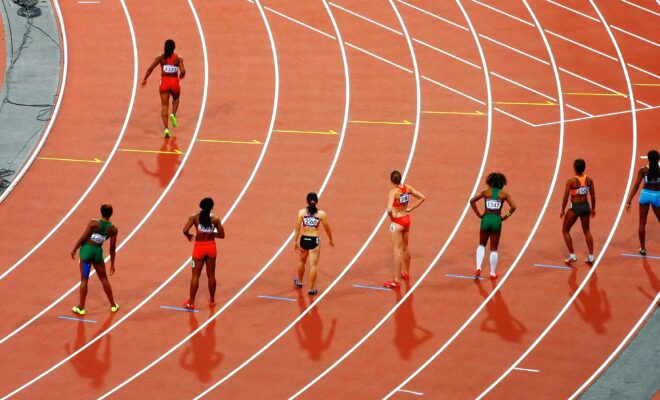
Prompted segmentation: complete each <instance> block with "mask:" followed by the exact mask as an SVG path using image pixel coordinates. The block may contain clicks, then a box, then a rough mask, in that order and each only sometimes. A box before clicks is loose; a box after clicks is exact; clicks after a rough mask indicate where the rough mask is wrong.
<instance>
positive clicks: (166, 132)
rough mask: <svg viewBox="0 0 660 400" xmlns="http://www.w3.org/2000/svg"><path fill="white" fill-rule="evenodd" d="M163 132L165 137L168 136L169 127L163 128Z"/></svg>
mask: <svg viewBox="0 0 660 400" xmlns="http://www.w3.org/2000/svg"><path fill="white" fill-rule="evenodd" d="M163 133H164V134H165V138H166V139H167V138H169V137H170V130H169V129H167V128H165V130H164V131H163Z"/></svg>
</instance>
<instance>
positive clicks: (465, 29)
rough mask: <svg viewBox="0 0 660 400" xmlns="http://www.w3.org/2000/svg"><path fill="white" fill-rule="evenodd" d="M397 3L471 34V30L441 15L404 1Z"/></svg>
mask: <svg viewBox="0 0 660 400" xmlns="http://www.w3.org/2000/svg"><path fill="white" fill-rule="evenodd" d="M397 1H398V2H399V3H401V4H403V5H406V6H408V7H410V8H412V9H413V10H417V11H419V12H421V13H423V14H426V15H428V16H431V17H433V18H436V19H439V20H440V21H442V22H445V23H447V24H449V25H451V26H454V27H456V28H459V29H462V30H464V31H466V32H469V31H470V29H468V28H466V27H464V26H463V25H461V24H457V23H456V22H454V21H450V20H448V19H446V18H443V17H441V16H439V15H435V14H433V13H432V12H430V11H427V10H424V9H423V8H419V7H417V6H415V5H412V4H410V3H406V2H405V1H403V0H397Z"/></svg>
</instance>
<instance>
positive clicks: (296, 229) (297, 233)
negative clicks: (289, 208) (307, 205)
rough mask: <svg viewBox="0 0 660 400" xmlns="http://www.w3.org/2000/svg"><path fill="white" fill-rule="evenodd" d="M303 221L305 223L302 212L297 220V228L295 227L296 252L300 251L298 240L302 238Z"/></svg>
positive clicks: (294, 245)
mask: <svg viewBox="0 0 660 400" xmlns="http://www.w3.org/2000/svg"><path fill="white" fill-rule="evenodd" d="M302 221H303V214H302V212H300V211H298V218H297V219H296V227H295V231H296V235H295V237H294V238H293V249H294V250H298V239H299V238H300V225H302Z"/></svg>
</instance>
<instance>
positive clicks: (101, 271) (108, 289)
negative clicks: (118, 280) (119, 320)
mask: <svg viewBox="0 0 660 400" xmlns="http://www.w3.org/2000/svg"><path fill="white" fill-rule="evenodd" d="M94 269H95V270H96V275H97V276H98V277H99V280H100V281H101V285H103V291H104V292H105V295H106V296H108V301H109V302H110V306H114V305H115V298H114V297H113V296H112V286H110V281H109V280H108V275H107V274H106V273H105V262H104V261H103V260H101V262H99V263H94Z"/></svg>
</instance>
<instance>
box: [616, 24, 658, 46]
mask: <svg viewBox="0 0 660 400" xmlns="http://www.w3.org/2000/svg"><path fill="white" fill-rule="evenodd" d="M610 27H611V28H613V29H616V30H617V31H619V32H623V33H625V34H626V35H628V36H632V37H634V38H635V39H639V40H641V41H643V42H646V43H649V44H652V45H653V46H655V47H660V44H658V43H656V42H654V41H652V40H650V39H646V38H644V37H641V36H639V35H635V34H634V33H630V32H628V31H626V30H623V29H621V28H619V27H618V26H614V25H610Z"/></svg>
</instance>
